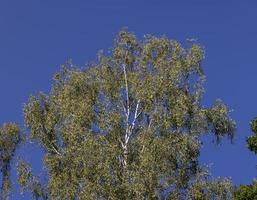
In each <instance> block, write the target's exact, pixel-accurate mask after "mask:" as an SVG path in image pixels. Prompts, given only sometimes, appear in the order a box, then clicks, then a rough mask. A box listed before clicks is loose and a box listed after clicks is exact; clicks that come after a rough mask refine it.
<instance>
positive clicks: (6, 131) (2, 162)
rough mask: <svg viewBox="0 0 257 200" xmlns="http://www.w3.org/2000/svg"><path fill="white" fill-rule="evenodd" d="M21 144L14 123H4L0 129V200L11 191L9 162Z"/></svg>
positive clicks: (17, 129)
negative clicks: (0, 178)
mask: <svg viewBox="0 0 257 200" xmlns="http://www.w3.org/2000/svg"><path fill="white" fill-rule="evenodd" d="M20 142H21V134H20V129H19V127H18V126H17V125H16V124H14V123H5V124H4V125H3V126H2V127H0V169H1V173H2V185H1V199H2V200H7V199H9V196H10V191H11V186H12V184H11V177H10V176H11V174H10V173H11V162H12V159H13V157H14V154H15V150H16V149H17V147H18V145H19V144H20Z"/></svg>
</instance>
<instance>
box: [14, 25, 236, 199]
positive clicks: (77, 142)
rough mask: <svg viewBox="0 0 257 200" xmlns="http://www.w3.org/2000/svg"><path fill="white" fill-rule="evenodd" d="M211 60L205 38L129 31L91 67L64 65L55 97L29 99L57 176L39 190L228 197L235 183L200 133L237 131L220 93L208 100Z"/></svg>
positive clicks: (31, 124)
mask: <svg viewBox="0 0 257 200" xmlns="http://www.w3.org/2000/svg"><path fill="white" fill-rule="evenodd" d="M203 57H204V52H203V49H202V48H201V46H199V45H198V44H188V47H186V48H184V47H182V46H181V44H180V43H178V42H177V41H174V40H170V39H168V38H166V37H159V38H157V37H154V36H150V35H147V36H145V37H144V39H143V40H138V39H137V38H136V37H135V35H134V34H132V33H129V32H127V31H124V30H122V31H120V32H119V34H118V36H117V37H116V39H115V42H114V45H113V47H112V48H111V49H110V52H109V53H108V54H107V55H104V54H103V53H102V52H100V53H99V55H98V61H97V62H96V63H95V64H92V66H87V67H86V68H84V69H80V68H77V67H74V66H73V65H72V64H67V65H66V66H64V67H63V68H62V70H61V71H60V72H59V73H57V74H56V75H55V76H54V79H55V83H54V85H53V87H52V90H51V92H50V94H49V95H47V94H43V93H39V94H38V95H35V96H31V97H30V99H29V102H28V103H27V104H26V105H25V106H24V117H25V123H26V125H27V127H28V128H29V130H30V137H31V139H32V140H35V141H37V142H39V143H40V144H41V146H42V148H43V149H44V151H45V155H44V164H45V167H46V169H47V171H48V175H49V180H48V183H47V185H46V186H45V188H46V189H38V190H37V192H36V193H37V195H36V196H35V195H34V197H35V198H36V199H40V198H42V199H55V200H58V199H60V200H62V199H71V200H72V199H87V200H90V199H92V200H95V199H99V200H100V199H102V200H107V199H108V200H112V199H113V200H115V199H124V200H125V199H128V200H129V199H151V200H154V199H156V200H157V199H165V198H166V199H176V200H178V199H192V200H193V199H199V200H200V199H203V200H204V199H206V200H207V199H222V200H223V199H229V198H230V197H231V183H230V181H229V180H227V179H212V178H211V177H210V176H209V175H208V173H207V172H206V171H205V169H204V168H203V167H201V166H200V165H199V163H198V158H199V154H200V149H201V146H202V145H201V142H200V139H199V137H200V136H201V135H204V134H208V133H212V134H213V135H214V138H215V139H216V141H217V142H219V141H220V139H222V138H223V137H224V136H228V137H229V138H230V139H233V134H234V129H235V123H234V121H233V120H231V119H230V117H229V110H228V108H227V107H226V105H225V104H223V103H222V101H221V100H216V101H215V102H214V104H213V105H212V106H211V107H210V108H207V107H203V106H202V105H201V98H202V94H203V83H204V80H205V76H204V73H203V69H202V66H201V63H202V60H203ZM19 166H20V167H19V169H20V170H19V177H20V179H19V180H20V181H19V182H20V183H21V185H22V186H23V188H29V189H30V190H32V193H34V194H35V192H34V191H35V189H33V188H34V186H33V180H34V178H33V177H34V176H33V175H32V173H31V169H30V167H29V165H28V164H26V163H25V162H24V161H21V163H20V165H19ZM36 184H38V182H37V181H36ZM39 188H41V186H40V187H39ZM43 190H44V191H43ZM45 194H47V195H45Z"/></svg>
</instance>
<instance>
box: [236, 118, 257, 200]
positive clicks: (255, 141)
mask: <svg viewBox="0 0 257 200" xmlns="http://www.w3.org/2000/svg"><path fill="white" fill-rule="evenodd" d="M251 129H252V131H253V133H254V135H252V136H250V137H248V138H247V140H246V141H247V144H248V148H249V149H250V150H251V151H253V152H254V153H255V154H256V153H257V118H255V119H254V120H252V122H251ZM234 199H235V200H255V199H257V182H256V180H255V181H253V183H252V184H250V185H240V187H239V188H237V190H236V191H235V193H234Z"/></svg>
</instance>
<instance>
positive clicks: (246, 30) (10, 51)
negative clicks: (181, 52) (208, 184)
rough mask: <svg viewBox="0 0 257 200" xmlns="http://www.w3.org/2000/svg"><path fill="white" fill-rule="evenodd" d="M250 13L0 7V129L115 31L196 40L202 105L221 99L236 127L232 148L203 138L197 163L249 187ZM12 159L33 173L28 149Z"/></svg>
mask: <svg viewBox="0 0 257 200" xmlns="http://www.w3.org/2000/svg"><path fill="white" fill-rule="evenodd" d="M256 10H257V2H256V1H255V0H244V1H242V0H238V1H237V0H233V1H232V0H231V1H229V0H228V1H224V0H213V1H212V0H209V1H208V0H194V1H190V0H188V1H185V0H169V1H168V0H167V1H164V0H163V1H162V0H158V1H157V0H156V1H153V0H147V1H146V0H145V1H143V0H129V1H125V0H124V1H121V0H108V1H106V0H102V1H100V0H92V1H88V0H83V1H82V0H69V1H68V0H54V1H53V0H23V1H20V0H0V123H3V122H5V121H16V122H18V123H19V124H20V125H21V126H22V124H23V117H22V105H23V103H24V102H26V101H27V100H28V97H29V95H30V94H33V93H35V92H37V91H45V92H48V91H49V89H50V87H51V84H52V75H53V74H54V73H55V72H56V71H58V69H59V68H60V65H61V64H63V63H65V62H66V61H67V60H68V59H72V60H73V63H74V64H76V65H80V66H81V65H83V64H85V63H87V62H90V61H93V60H94V59H95V58H96V54H97V52H98V50H99V49H104V50H105V51H107V50H108V48H109V47H110V46H111V45H112V42H113V39H114V37H115V34H116V33H117V32H118V31H119V30H120V28H122V27H128V30H130V31H133V32H134V33H135V34H136V35H137V36H138V37H140V38H142V36H143V35H144V34H147V33H150V34H153V35H157V36H160V35H163V34H165V35H166V36H168V37H169V38H172V39H176V40H179V41H180V42H182V43H185V42H186V39H187V38H197V39H198V42H200V43H201V44H202V45H203V46H204V48H205V51H206V58H205V61H204V70H205V73H206V76H207V81H206V84H205V86H206V93H205V95H204V100H203V103H204V105H210V104H211V103H212V102H214V99H215V98H221V99H222V100H223V101H224V102H225V103H226V104H227V105H229V106H230V108H231V109H233V110H234V111H233V112H232V117H233V118H234V119H235V120H236V122H237V127H238V128H237V134H236V140H235V144H233V145H232V144H230V143H229V142H228V141H223V142H222V145H221V146H215V145H214V144H212V143H211V138H204V149H203V152H202V154H201V158H200V160H201V162H202V163H206V164H210V163H213V164H212V167H211V173H212V174H213V175H214V176H228V177H231V178H232V180H233V182H234V183H235V184H240V183H244V184H246V183H250V182H251V181H252V179H253V178H254V177H256V172H257V171H256V163H257V156H254V155H253V153H252V152H250V151H248V149H247V148H246V143H245V138H246V137H247V136H249V135H250V134H251V132H250V129H249V121H250V120H251V119H253V118H254V117H255V116H257V105H256V103H257V90H256V85H257V59H256V58H257V50H256V47H257V12H256ZM18 153H19V155H21V156H23V157H25V158H26V159H27V160H29V161H31V162H32V164H33V166H34V167H35V172H40V168H41V156H40V155H41V152H40V151H39V150H35V145H33V144H29V145H27V147H26V148H22V149H20V150H19V152H18ZM14 164H15V163H14ZM12 175H13V179H16V175H15V172H14V171H13V174H12ZM18 194H19V189H18V187H17V185H15V186H14V194H13V195H12V198H11V199H28V198H29V196H28V195H27V194H26V195H25V197H21V196H19V195H18Z"/></svg>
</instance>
